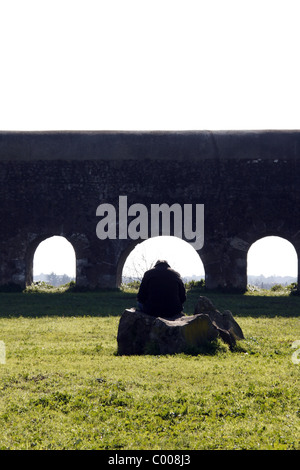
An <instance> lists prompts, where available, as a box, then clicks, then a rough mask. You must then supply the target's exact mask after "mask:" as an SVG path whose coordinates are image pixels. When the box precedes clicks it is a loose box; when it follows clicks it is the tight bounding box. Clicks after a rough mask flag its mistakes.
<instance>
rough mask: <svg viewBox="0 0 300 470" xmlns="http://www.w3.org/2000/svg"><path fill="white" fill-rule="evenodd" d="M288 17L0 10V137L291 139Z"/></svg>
mask: <svg viewBox="0 0 300 470" xmlns="http://www.w3.org/2000/svg"><path fill="white" fill-rule="evenodd" d="M299 11H300V4H299V0H280V1H279V0H243V1H241V0H226V1H224V0H204V1H203V0H180V1H179V0H126V1H125V0H43V1H41V0H26V1H24V0H0V50H1V74H0V85H1V86H0V130H202V129H210V130H216V129H226V130H230V129H232V130H234V129H236V130H238V129H299V127H300V126H299V109H300V92H299V83H300V67H299V60H298V57H299V43H300V41H299V39H300V28H299ZM51 256H52V255H51ZM259 259H260V257H259V256H258V257H257V261H259ZM254 268H255V269H256V267H253V269H254ZM257 269H258V273H260V266H259V265H257ZM276 269H279V264H278V263H277V265H276ZM290 269H292V268H290ZM293 269H294V268H293ZM273 274H274V273H273Z"/></svg>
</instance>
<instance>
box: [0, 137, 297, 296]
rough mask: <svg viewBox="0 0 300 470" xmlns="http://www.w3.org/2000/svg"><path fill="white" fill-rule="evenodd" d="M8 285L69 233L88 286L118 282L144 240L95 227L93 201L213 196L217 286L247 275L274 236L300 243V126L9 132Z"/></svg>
mask: <svg viewBox="0 0 300 470" xmlns="http://www.w3.org/2000/svg"><path fill="white" fill-rule="evenodd" d="M0 181H1V187H0V191H1V206H0V287H2V288H4V287H5V286H11V285H14V286H18V287H20V288H24V287H25V286H26V285H28V284H30V283H31V282H32V271H33V257H34V253H35V250H36V248H37V246H38V245H39V243H40V242H41V241H43V240H44V239H46V238H48V237H51V236H53V235H61V236H64V237H65V238H66V239H67V240H68V241H69V242H70V243H71V244H72V245H73V247H74V250H75V253H76V284H77V285H78V286H79V287H89V288H107V287H116V286H118V285H119V283H120V281H121V274H122V268H123V265H124V262H125V260H126V257H127V256H128V254H129V253H130V251H131V250H132V249H133V248H134V246H135V245H136V243H138V242H139V241H140V240H131V239H122V240H119V239H115V240H112V239H106V240H99V238H98V237H97V236H96V225H97V222H98V218H97V216H96V209H97V207H98V206H99V204H101V203H104V202H107V203H110V204H114V205H116V206H117V204H118V198H119V196H120V195H126V196H127V197H128V204H129V205H130V204H133V203H142V204H144V205H145V206H146V207H150V205H151V204H154V203H156V204H162V203H167V204H169V205H172V204H173V203H179V204H181V205H184V204H204V208H205V219H204V222H205V224H204V246H203V248H202V249H201V250H199V252H198V253H199V256H200V257H201V259H202V262H203V264H204V268H205V280H206V286H207V288H208V289H215V288H221V289H224V290H226V289H229V290H231V289H237V290H241V291H243V290H244V289H245V288H246V283H247V252H248V249H249V247H250V246H251V244H252V243H254V242H255V241H257V240H258V239H260V238H262V237H264V236H268V235H277V236H280V237H283V238H285V239H287V240H288V241H290V242H291V243H292V244H293V246H294V247H295V249H296V252H297V255H298V259H299V253H300V132H298V131H239V132H233V131H230V132H229V131H227V132H226V131H224V132H221V131H218V132H209V131H201V132H1V133H0Z"/></svg>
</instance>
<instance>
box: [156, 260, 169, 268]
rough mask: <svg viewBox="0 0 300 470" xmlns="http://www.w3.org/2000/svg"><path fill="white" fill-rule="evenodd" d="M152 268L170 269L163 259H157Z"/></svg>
mask: <svg viewBox="0 0 300 470" xmlns="http://www.w3.org/2000/svg"><path fill="white" fill-rule="evenodd" d="M154 267H155V268H158V269H161V268H164V269H167V268H170V265H169V263H168V261H166V260H164V259H159V260H157V261H156V263H155V265H154Z"/></svg>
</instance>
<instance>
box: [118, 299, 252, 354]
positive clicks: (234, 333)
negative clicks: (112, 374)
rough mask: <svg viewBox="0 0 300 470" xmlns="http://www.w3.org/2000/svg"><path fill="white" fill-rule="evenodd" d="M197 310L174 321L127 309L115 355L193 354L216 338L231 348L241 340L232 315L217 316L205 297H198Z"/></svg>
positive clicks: (121, 322)
mask: <svg viewBox="0 0 300 470" xmlns="http://www.w3.org/2000/svg"><path fill="white" fill-rule="evenodd" d="M204 307H207V308H204ZM196 309H197V310H204V311H202V312H199V313H196V314H195V315H190V316H185V315H183V316H181V317H177V318H174V319H173V320H170V319H164V318H161V317H153V316H150V315H147V314H145V313H143V312H140V311H138V310H136V309H134V308H132V309H126V310H125V311H124V312H123V314H122V316H121V318H120V322H119V328H118V335H117V342H118V354H120V355H140V354H151V353H155V354H175V353H180V352H196V351H197V350H199V349H201V348H205V347H207V346H208V344H209V343H211V342H212V341H213V340H215V339H216V338H218V337H220V338H221V339H222V340H223V341H224V342H225V343H227V344H228V345H229V347H230V349H232V348H233V347H234V345H235V344H236V340H238V339H239V340H240V339H243V338H244V335H243V332H242V330H241V328H240V327H239V325H238V324H237V322H236V321H235V320H234V318H233V316H232V314H231V312H229V311H226V312H224V313H223V314H222V313H220V312H219V311H218V310H216V309H215V307H214V306H213V305H212V304H211V302H210V301H209V300H208V299H206V298H205V297H201V298H200V300H199V302H198V303H197V306H196V307H195V310H196Z"/></svg>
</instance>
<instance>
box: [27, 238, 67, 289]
mask: <svg viewBox="0 0 300 470" xmlns="http://www.w3.org/2000/svg"><path fill="white" fill-rule="evenodd" d="M75 280H76V255H75V250H74V248H73V246H72V244H71V243H70V242H69V241H68V240H67V239H66V238H65V237H62V236H53V237H50V238H46V239H45V240H43V241H42V242H41V243H40V244H39V245H38V247H37V248H36V250H35V253H34V257H33V281H34V282H37V281H44V282H47V283H49V284H51V285H52V286H60V285H64V284H67V283H68V282H70V281H75Z"/></svg>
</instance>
